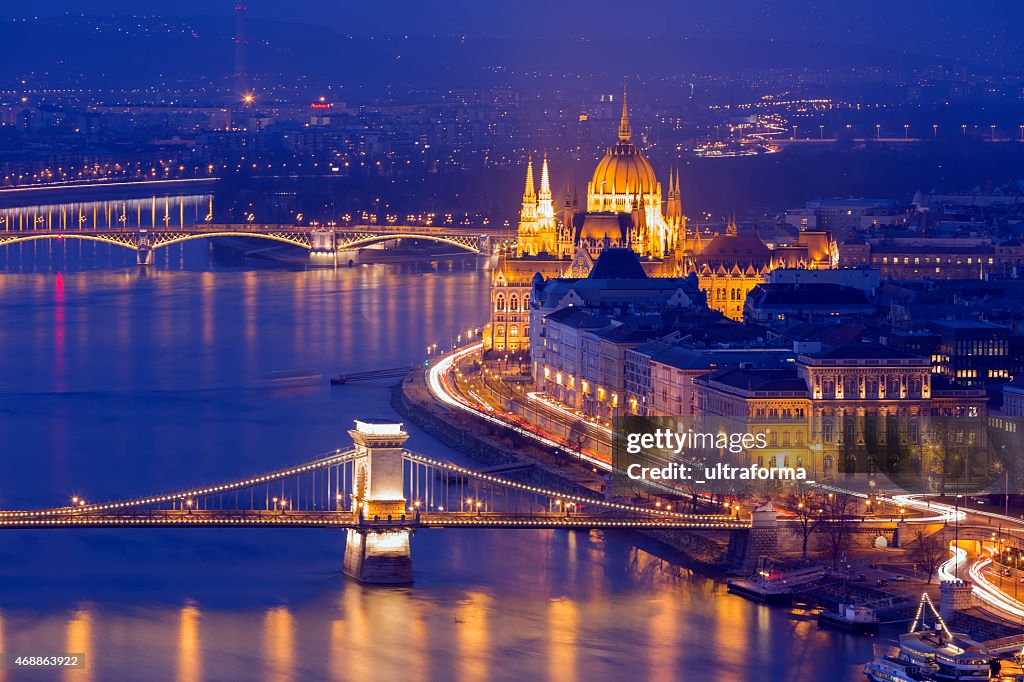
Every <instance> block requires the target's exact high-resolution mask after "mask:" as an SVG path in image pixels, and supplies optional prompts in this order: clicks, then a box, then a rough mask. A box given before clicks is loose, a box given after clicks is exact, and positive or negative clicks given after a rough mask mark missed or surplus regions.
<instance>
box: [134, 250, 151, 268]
mask: <svg viewBox="0 0 1024 682" xmlns="http://www.w3.org/2000/svg"><path fill="white" fill-rule="evenodd" d="M135 262H136V263H138V264H139V265H141V266H147V265H152V264H153V249H151V248H149V247H148V246H142V247H139V250H138V251H136V252H135Z"/></svg>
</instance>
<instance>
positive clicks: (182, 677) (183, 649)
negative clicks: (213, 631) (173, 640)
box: [177, 604, 203, 682]
mask: <svg viewBox="0 0 1024 682" xmlns="http://www.w3.org/2000/svg"><path fill="white" fill-rule="evenodd" d="M199 635H200V632H199V609H197V608H196V607H195V605H193V604H189V605H187V606H184V607H183V608H182V609H181V625H180V626H179V628H178V659H177V670H178V673H177V680H178V682H199V681H200V680H202V679H203V660H202V649H201V647H200V644H199V641H200V639H199Z"/></svg>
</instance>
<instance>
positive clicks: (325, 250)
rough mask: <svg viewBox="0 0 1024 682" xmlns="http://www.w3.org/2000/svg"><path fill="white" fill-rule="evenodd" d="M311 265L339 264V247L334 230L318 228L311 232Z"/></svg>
mask: <svg viewBox="0 0 1024 682" xmlns="http://www.w3.org/2000/svg"><path fill="white" fill-rule="evenodd" d="M309 236H310V249H309V262H310V265H329V266H337V265H338V247H337V244H336V240H335V234H334V230H333V229H330V228H327V229H318V230H313V232H312V233H310V235H309Z"/></svg>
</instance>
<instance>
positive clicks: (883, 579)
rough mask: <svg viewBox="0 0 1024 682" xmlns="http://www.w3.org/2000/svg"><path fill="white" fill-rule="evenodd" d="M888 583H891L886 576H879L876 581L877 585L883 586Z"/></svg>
mask: <svg viewBox="0 0 1024 682" xmlns="http://www.w3.org/2000/svg"><path fill="white" fill-rule="evenodd" d="M888 584H889V581H888V580H886V579H885V578H879V579H878V580H876V581H875V586H876V587H882V586H883V585H888Z"/></svg>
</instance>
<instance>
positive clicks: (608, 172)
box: [484, 92, 838, 352]
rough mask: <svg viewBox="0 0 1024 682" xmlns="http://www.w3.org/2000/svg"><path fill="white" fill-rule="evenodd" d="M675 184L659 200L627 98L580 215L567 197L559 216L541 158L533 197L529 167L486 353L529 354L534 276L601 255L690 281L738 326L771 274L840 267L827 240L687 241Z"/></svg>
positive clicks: (579, 267)
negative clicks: (614, 253)
mask: <svg viewBox="0 0 1024 682" xmlns="http://www.w3.org/2000/svg"><path fill="white" fill-rule="evenodd" d="M681 194H682V192H681V180H680V177H679V173H678V171H677V172H675V173H674V174H670V176H669V182H668V191H667V193H663V192H662V184H661V182H659V181H658V178H657V175H656V174H655V172H654V168H653V167H652V166H651V163H650V161H648V160H647V157H646V156H644V153H643V151H642V150H641V148H640V147H639V146H638V145H637V144H636V143H635V142H634V141H633V128H632V124H631V123H630V120H629V109H628V106H627V101H626V95H625V92H624V93H623V97H622V114H621V117H620V119H619V127H618V135H617V140H616V142H615V144H614V145H612V146H610V147H608V149H607V151H606V153H605V155H604V157H603V158H602V159H601V160H600V161H599V162H598V164H597V167H596V168H595V169H594V174H593V176H592V177H591V179H590V181H589V182H588V183H587V194H586V201H585V203H584V204H583V205H582V206H581V205H580V202H579V199H578V197H577V196H576V193H575V191H567V192H566V196H565V201H564V204H563V207H562V210H561V211H560V213H561V215H560V216H559V215H557V214H556V212H555V210H554V203H553V197H552V192H551V177H550V169H549V166H548V160H547V157H546V156H545V157H544V159H543V162H542V165H541V171H540V189H539V190H538V189H537V186H536V182H535V178H534V167H533V162H532V160H531V161H529V162H528V163H527V166H526V184H525V188H524V191H523V198H522V205H521V208H520V212H519V225H518V230H517V247H516V253H515V254H514V255H509V256H505V257H502V258H501V260H500V262H499V263H498V265H497V267H496V268H495V269H494V274H493V286H492V289H491V319H490V323H489V324H488V325H487V328H486V330H485V333H484V346H485V348H486V349H487V350H489V351H499V352H521V351H525V350H527V349H528V348H529V347H530V342H529V336H530V333H529V332H530V330H529V319H528V315H527V314H524V313H525V311H527V310H528V307H529V297H530V289H531V286H532V281H533V277H534V275H535V274H538V273H539V274H540V275H541V276H542V277H544V278H546V279H549V278H552V277H573V278H582V277H586V276H587V275H588V274H589V272H590V270H591V268H593V267H594V263H595V262H596V260H597V259H598V258H599V256H600V255H601V253H603V252H604V251H605V250H607V249H630V250H632V251H633V252H634V253H636V255H637V256H639V258H640V263H641V266H642V268H643V270H644V272H645V273H646V275H647V276H649V277H683V276H686V275H688V274H691V273H692V274H696V275H697V278H698V281H699V285H700V289H701V290H703V291H704V292H705V293H706V294H707V300H708V305H709V307H710V308H711V309H713V310H717V311H719V312H721V313H723V314H725V315H726V316H728V317H730V318H732V319H735V320H740V319H742V317H743V302H744V300H745V299H746V296H747V294H748V293H749V292H750V290H751V289H753V288H754V287H755V286H757V285H758V284H761V283H763V282H764V281H765V277H766V275H767V274H768V273H769V272H771V270H772V269H773V268H774V267H796V268H810V269H816V268H831V267H835V265H836V261H837V259H838V254H837V252H836V246H835V241H834V240H833V239H832V237H831V235H830V233H828V232H802V233H800V235H799V236H798V237H797V239H796V240H795V242H794V243H792V244H780V245H777V246H775V247H774V250H773V248H769V247H768V246H767V245H765V243H764V242H762V241H761V240H760V239H759V238H758V237H756V236H748V235H739V234H738V233H737V232H738V231H737V228H736V224H735V222H732V223H731V224H730V226H729V229H728V231H727V233H726V234H721V235H716V236H714V237H713V238H711V239H710V240H703V241H702V239H701V235H700V234H698V233H694V234H693V236H692V238H691V236H690V235H689V234H688V233H687V225H686V223H687V221H686V216H685V215H684V214H683V208H682V199H681Z"/></svg>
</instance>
